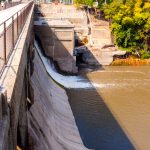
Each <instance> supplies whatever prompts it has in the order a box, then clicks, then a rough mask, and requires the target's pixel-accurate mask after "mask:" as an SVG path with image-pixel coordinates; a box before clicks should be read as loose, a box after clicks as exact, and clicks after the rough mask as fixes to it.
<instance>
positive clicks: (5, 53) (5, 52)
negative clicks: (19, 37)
mask: <svg viewBox="0 0 150 150" xmlns="http://www.w3.org/2000/svg"><path fill="white" fill-rule="evenodd" d="M6 59H7V58H6V22H4V64H5V65H6Z"/></svg>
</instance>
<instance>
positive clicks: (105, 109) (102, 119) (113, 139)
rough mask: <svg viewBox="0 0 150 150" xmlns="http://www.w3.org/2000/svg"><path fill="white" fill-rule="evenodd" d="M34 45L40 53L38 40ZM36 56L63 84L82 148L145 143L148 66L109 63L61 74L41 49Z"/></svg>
mask: <svg viewBox="0 0 150 150" xmlns="http://www.w3.org/2000/svg"><path fill="white" fill-rule="evenodd" d="M35 46H36V48H38V53H40V51H41V50H40V48H39V47H38V43H36V44H35ZM39 50H40V51H39ZM39 56H40V58H41V60H42V62H43V65H44V66H45V69H46V70H47V69H49V70H47V75H48V76H51V77H52V78H53V79H54V80H55V81H56V82H57V83H59V84H61V85H62V86H64V87H65V85H66V87H65V89H66V91H67V96H68V100H69V101H68V103H69V104H70V106H71V111H72V112H73V116H74V118H75V122H76V125H77V128H78V131H79V135H80V136H79V137H81V140H82V142H83V144H84V146H85V147H86V148H88V149H95V150H101V149H104V150H110V149H113V150H114V149H122V150H126V149H128V150H133V149H138V148H139V147H140V149H146V147H149V143H148V142H147V141H146V140H145V139H148V137H147V136H148V135H149V133H148V132H149V129H148V128H147V127H148V126H147V124H149V116H147V114H148V112H149V109H148V108H149V100H148V99H149V96H150V95H149V94H148V93H149V92H148V90H149V86H150V85H149V81H150V79H149V73H150V71H149V67H148V66H139V67H135V68H133V67H115V66H114V67H113V66H112V67H104V68H103V70H100V71H96V72H92V73H88V74H86V75H84V76H63V75H60V74H59V73H58V72H57V70H55V69H54V68H53V65H52V63H50V64H49V63H48V64H46V63H44V61H47V62H49V61H50V60H48V59H47V58H46V57H45V58H44V56H42V53H40V54H39ZM47 65H48V66H49V67H47ZM50 70H51V71H50ZM62 80H63V82H62ZM143 81H144V83H143ZM68 82H69V83H68ZM146 89H147V90H146ZM141 92H142V93H141ZM145 95H147V96H145ZM73 116H72V117H73ZM141 120H142V121H141ZM145 126H146V128H145ZM141 127H142V128H141ZM136 131H138V132H136ZM141 135H142V136H143V137H144V138H143V140H142V139H141V138H140V136H141ZM133 141H134V143H133Z"/></svg>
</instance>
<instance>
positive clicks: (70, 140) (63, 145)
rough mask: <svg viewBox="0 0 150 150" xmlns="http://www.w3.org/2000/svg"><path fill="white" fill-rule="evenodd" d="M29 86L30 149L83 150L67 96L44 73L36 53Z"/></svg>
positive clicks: (44, 70)
mask: <svg viewBox="0 0 150 150" xmlns="http://www.w3.org/2000/svg"><path fill="white" fill-rule="evenodd" d="M33 63H34V72H33V75H32V76H31V86H32V88H33V89H34V103H33V105H32V106H31V107H30V109H29V111H28V133H29V138H30V141H32V142H31V143H30V148H31V149H35V150H86V149H87V148H85V147H84V145H83V143H82V140H81V138H80V135H79V131H78V129H77V126H76V123H75V119H74V117H73V113H72V110H71V107H70V105H69V102H68V97H67V95H66V92H65V90H64V89H63V88H61V87H60V86H59V85H58V84H56V83H55V82H54V81H53V80H52V79H51V78H50V77H49V76H48V74H47V72H46V69H45V67H44V65H43V64H42V61H41V59H40V57H39V55H38V54H37V52H36V50H35V57H34V60H33Z"/></svg>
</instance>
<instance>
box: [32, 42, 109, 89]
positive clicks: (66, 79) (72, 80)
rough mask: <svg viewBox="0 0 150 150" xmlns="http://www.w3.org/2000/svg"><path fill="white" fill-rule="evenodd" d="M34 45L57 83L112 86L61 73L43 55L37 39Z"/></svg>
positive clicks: (79, 86) (77, 85)
mask: <svg viewBox="0 0 150 150" xmlns="http://www.w3.org/2000/svg"><path fill="white" fill-rule="evenodd" d="M34 46H35V48H36V50H37V52H38V54H39V56H40V58H41V60H42V62H43V64H44V66H45V69H46V71H47V73H48V74H49V76H51V77H52V78H53V79H54V80H55V81H56V82H57V83H59V84H61V85H62V86H64V87H65V88H94V87H98V88H104V87H105V88H106V87H108V86H110V85H107V84H97V83H90V82H89V81H88V80H87V79H85V78H83V77H81V76H64V75H61V74H59V73H58V72H57V70H56V68H55V66H54V64H53V62H52V61H51V60H50V59H48V58H46V57H44V56H43V54H42V53H41V49H40V47H39V46H38V43H37V42H36V41H35V42H34Z"/></svg>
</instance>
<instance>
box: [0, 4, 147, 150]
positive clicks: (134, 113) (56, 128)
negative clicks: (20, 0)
mask: <svg viewBox="0 0 150 150" xmlns="http://www.w3.org/2000/svg"><path fill="white" fill-rule="evenodd" d="M23 5H26V4H23ZM29 6H30V7H27V8H28V9H27V10H30V11H27V10H26V9H25V13H27V12H28V18H27V20H26V21H25V22H24V24H25V25H24V26H23V28H20V29H22V32H21V31H20V32H21V34H20V35H19V37H18V38H17V39H16V40H17V41H16V45H15V48H14V50H13V51H12V53H11V56H10V58H9V60H8V62H7V65H5V66H4V71H3V74H2V76H1V80H0V81H1V94H0V133H1V138H0V150H1V149H2V150H16V149H17V150H20V149H21V150H88V149H91V150H149V149H150V142H149V139H150V109H149V108H150V92H149V89H150V67H149V66H134V67H133V66H102V65H100V63H104V64H106V61H105V60H106V59H105V57H106V56H107V57H109V59H107V61H109V62H110V61H112V56H113V55H114V54H116V51H115V52H114V51H113V52H110V53H108V49H105V50H106V51H104V50H103V51H100V50H99V49H90V48H91V47H90V46H89V45H86V46H87V47H86V48H85V47H84V46H83V47H80V48H79V49H78V48H77V51H76V52H77V53H76V54H77V55H76V56H74V51H73V49H69V46H71V47H72V48H74V41H76V40H78V41H80V40H83V39H84V38H83V37H84V36H83V35H84V34H85V37H86V36H88V38H89V39H88V40H91V39H90V38H91V37H92V36H93V35H89V34H91V33H92V32H94V35H96V34H97V35H100V36H101V38H102V37H103V40H102V41H103V42H106V43H107V44H110V39H109V38H110V32H109V31H108V29H106V30H105V29H99V28H98V29H96V27H93V28H94V29H93V28H91V33H88V32H87V30H88V29H87V28H86V26H87V20H86V19H87V18H86V19H85V20H86V21H85V20H84V21H83V20H82V19H83V18H84V17H87V16H86V15H87V14H86V13H85V12H82V11H80V12H79V14H80V15H78V11H76V9H75V8H73V12H74V13H75V14H76V13H77V14H76V15H75V16H76V17H77V18H75V17H72V13H71V11H70V10H71V9H72V6H67V10H66V9H64V6H63V7H62V8H61V7H60V6H62V5H58V6H55V5H54V7H51V4H50V7H47V6H48V5H47V4H46V5H45V4H43V6H42V7H43V8H44V9H43V10H42V9H41V8H42V7H40V9H39V10H38V15H39V14H40V16H35V17H33V14H34V13H33V9H34V4H33V3H30V5H29ZM65 7H66V6H65ZM49 9H50V10H52V12H56V10H55V9H58V12H59V13H60V14H61V15H62V16H61V19H60V18H58V17H59V15H57V14H54V13H53V14H50V13H49ZM40 11H43V12H42V14H43V15H48V16H49V18H48V17H42V16H41V12H40ZM62 12H70V13H69V15H68V16H70V18H71V19H70V22H74V23H76V24H74V25H72V24H71V23H69V22H68V21H66V20H65V21H64V20H63V19H62V18H63V17H66V15H63V13H62ZM20 14H21V15H22V13H20V12H19V13H18V14H17V17H18V15H20ZM36 15H37V14H36ZM22 16H25V15H22ZM54 16H55V17H56V18H57V19H56V20H55V21H52V20H53V17H54ZM68 16H67V17H68ZM20 18H22V17H20ZM34 19H35V20H34ZM65 19H66V18H65ZM78 19H79V20H78ZM80 19H81V20H80ZM15 21H16V20H15ZM34 21H35V22H34ZM79 22H80V23H82V24H83V25H85V26H81V24H80V23H79ZM33 23H34V25H33ZM60 23H62V24H61V25H60ZM16 24H17V21H16V22H15V25H16ZM56 24H57V25H56ZM13 26H14V24H13ZM33 26H34V27H33ZM91 26H92V25H91ZM65 27H67V28H65ZM84 27H85V28H84ZM88 27H89V26H88ZM102 28H103V27H102ZM33 29H34V32H33ZM64 29H65V30H64ZM92 30H93V31H92ZM81 33H82V36H81ZM104 33H106V34H107V36H106V37H104V36H103V34H104ZM5 36H6V35H5ZM6 37H7V36H6ZM78 38H79V39H78ZM82 38H83V39H82ZM93 38H94V40H93V41H95V43H96V45H95V46H96V47H99V46H100V43H97V42H98V41H99V39H97V36H94V37H93ZM107 38H108V39H107ZM10 41H12V40H9V41H8V42H10ZM92 45H94V44H93V43H92ZM97 52H99V54H100V55H98V53H97ZM117 53H118V51H117ZM120 53H121V52H120ZM121 54H122V53H121ZM86 56H87V58H88V59H86V58H85V57H86ZM76 58H77V60H79V61H81V62H82V61H85V62H86V63H88V64H89V65H90V66H92V67H93V64H97V65H98V64H99V66H98V67H99V69H97V70H96V71H93V72H88V71H89V70H88V71H87V70H86V72H84V73H83V72H82V73H81V74H77V71H78V68H77V66H76ZM56 62H57V63H56ZM96 67H97V66H96ZM58 68H59V69H61V73H60V70H59V71H58ZM90 69H91V68H90ZM65 71H66V72H69V73H71V72H73V73H75V74H76V75H68V74H64V72H65Z"/></svg>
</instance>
